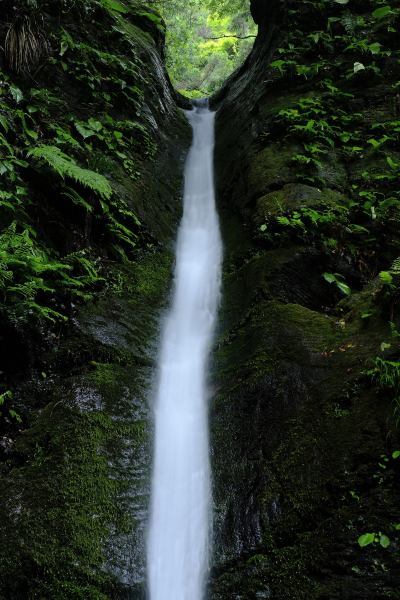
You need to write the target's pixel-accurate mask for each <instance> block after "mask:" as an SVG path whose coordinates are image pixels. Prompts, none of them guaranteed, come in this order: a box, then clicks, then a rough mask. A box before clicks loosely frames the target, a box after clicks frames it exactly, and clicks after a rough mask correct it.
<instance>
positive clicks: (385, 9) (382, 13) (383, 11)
mask: <svg viewBox="0 0 400 600" xmlns="http://www.w3.org/2000/svg"><path fill="white" fill-rule="evenodd" d="M392 14H393V11H392V9H391V7H390V6H381V7H380V8H377V9H376V10H374V12H373V13H372V16H373V17H374V18H375V19H384V18H385V17H387V16H388V15H392Z"/></svg>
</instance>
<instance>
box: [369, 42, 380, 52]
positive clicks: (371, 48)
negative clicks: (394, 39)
mask: <svg viewBox="0 0 400 600" xmlns="http://www.w3.org/2000/svg"><path fill="white" fill-rule="evenodd" d="M381 47H382V44H380V43H379V42H374V43H373V44H370V45H369V46H368V49H369V51H370V52H371V53H372V54H379V53H380V51H381Z"/></svg>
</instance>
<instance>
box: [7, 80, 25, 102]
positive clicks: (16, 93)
mask: <svg viewBox="0 0 400 600" xmlns="http://www.w3.org/2000/svg"><path fill="white" fill-rule="evenodd" d="M10 94H11V96H12V97H13V98H14V100H15V102H16V103H17V104H19V103H20V102H21V100H23V99H24V95H23V93H22V92H21V90H20V89H19V88H18V87H16V86H15V85H11V86H10Z"/></svg>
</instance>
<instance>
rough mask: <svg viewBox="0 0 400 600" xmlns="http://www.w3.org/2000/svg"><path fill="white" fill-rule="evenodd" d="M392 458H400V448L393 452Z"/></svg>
mask: <svg viewBox="0 0 400 600" xmlns="http://www.w3.org/2000/svg"><path fill="white" fill-rule="evenodd" d="M392 458H394V460H396V459H398V458H400V450H396V451H395V452H393V454H392Z"/></svg>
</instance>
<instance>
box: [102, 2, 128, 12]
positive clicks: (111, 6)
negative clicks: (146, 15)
mask: <svg viewBox="0 0 400 600" xmlns="http://www.w3.org/2000/svg"><path fill="white" fill-rule="evenodd" d="M101 4H102V5H103V6H104V8H106V9H107V10H110V11H111V12H117V13H121V14H123V15H126V14H127V13H128V12H129V9H128V8H126V6H124V5H123V4H122V3H121V2H119V1H118V0H101Z"/></svg>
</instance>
